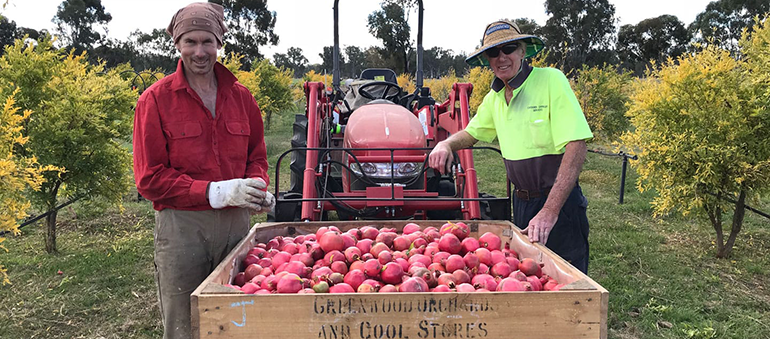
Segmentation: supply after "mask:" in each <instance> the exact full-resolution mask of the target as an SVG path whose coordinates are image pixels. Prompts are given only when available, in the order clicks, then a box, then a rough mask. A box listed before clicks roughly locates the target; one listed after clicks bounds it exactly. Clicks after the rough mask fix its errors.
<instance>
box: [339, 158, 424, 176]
mask: <svg viewBox="0 0 770 339" xmlns="http://www.w3.org/2000/svg"><path fill="white" fill-rule="evenodd" d="M350 170H352V171H353V173H355V174H358V175H363V174H364V173H365V174H366V175H367V176H370V177H372V178H377V179H390V176H391V175H390V170H391V165H390V163H380V162H364V163H361V165H360V166H359V165H358V164H357V163H352V164H350ZM393 170H394V174H393V177H394V178H408V177H414V176H415V175H417V174H419V173H420V172H421V171H422V163H420V162H398V163H394V164H393Z"/></svg>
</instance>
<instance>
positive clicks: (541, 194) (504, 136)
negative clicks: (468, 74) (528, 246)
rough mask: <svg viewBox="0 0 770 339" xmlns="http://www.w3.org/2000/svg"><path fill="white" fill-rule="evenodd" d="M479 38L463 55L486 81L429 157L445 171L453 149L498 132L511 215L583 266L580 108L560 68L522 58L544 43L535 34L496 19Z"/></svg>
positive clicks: (586, 132)
mask: <svg viewBox="0 0 770 339" xmlns="http://www.w3.org/2000/svg"><path fill="white" fill-rule="evenodd" d="M482 41H483V43H482V46H481V48H479V49H478V50H477V51H476V52H474V53H473V54H472V55H471V56H470V57H469V58H468V59H466V62H468V64H470V65H471V66H489V67H491V68H492V71H493V72H494V74H495V79H494V82H493V83H492V89H491V90H490V91H489V93H488V94H487V95H486V96H485V97H484V100H483V102H482V103H481V105H480V106H479V109H478V111H477V112H476V115H475V116H474V117H473V119H471V121H470V123H469V124H468V126H467V127H466V128H465V129H464V130H462V131H460V132H458V133H455V134H454V135H452V136H451V137H449V138H448V139H447V140H445V141H442V142H440V143H438V144H437V145H436V146H435V147H434V149H433V151H432V152H431V154H430V157H429V164H430V166H431V167H433V168H435V169H437V170H439V171H440V172H442V173H444V172H445V171H446V169H447V165H448V164H451V162H452V160H453V156H452V152H454V151H457V150H460V149H463V148H467V147H471V146H473V145H474V144H475V143H476V142H477V141H479V140H483V141H486V142H491V141H493V140H494V139H495V138H497V139H498V142H499V144H500V150H501V151H502V154H503V158H504V159H505V168H506V171H507V175H508V180H510V181H511V182H512V183H513V185H514V186H515V188H516V189H515V191H514V197H513V216H514V223H515V224H516V225H517V226H519V227H522V228H523V233H525V234H527V235H528V237H529V239H530V240H531V241H533V242H540V243H542V244H545V245H546V246H547V247H548V248H550V249H551V250H553V251H554V252H556V253H557V254H559V256H561V257H562V258H564V259H566V260H568V261H570V262H571V263H572V264H573V265H574V266H575V267H577V268H578V269H580V270H581V271H583V272H584V273H585V272H587V270H588V218H587V217H586V207H587V205H588V204H587V200H586V199H585V197H584V196H583V193H582V191H581V189H580V186H579V185H578V184H577V180H578V176H579V174H580V170H581V169H582V167H583V162H584V160H585V155H586V140H588V139H591V138H592V137H593V134H592V133H591V129H590V128H589V127H588V123H587V122H586V119H585V115H584V114H583V111H582V109H581V108H580V105H579V104H578V101H577V98H576V97H575V94H574V92H573V91H572V88H570V84H569V81H568V80H567V78H566V77H565V76H564V74H563V73H562V72H561V71H559V70H557V69H553V68H535V67H532V66H530V65H529V64H528V63H527V62H526V60H525V59H526V58H530V57H532V56H534V55H536V54H537V53H538V52H540V51H541V50H542V49H543V48H544V44H543V41H542V39H540V38H539V37H537V36H534V35H527V34H522V33H521V31H520V30H519V28H518V26H516V24H514V23H513V22H510V21H505V20H501V21H496V22H493V23H491V24H489V25H488V26H487V28H486V29H485V30H484V38H483V40H482Z"/></svg>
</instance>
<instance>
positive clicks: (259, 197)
mask: <svg viewBox="0 0 770 339" xmlns="http://www.w3.org/2000/svg"><path fill="white" fill-rule="evenodd" d="M266 187H267V185H266V184H265V181H264V180H262V179H260V178H257V179H252V178H249V179H231V180H225V181H212V182H211V184H210V185H209V193H208V198H209V205H211V207H212V208H214V209H220V208H225V207H228V206H234V207H242V208H250V209H260V208H261V205H262V204H263V203H264V199H265V195H266V192H265V191H264V189H265V188H266ZM271 196H272V194H271ZM273 200H275V199H273Z"/></svg>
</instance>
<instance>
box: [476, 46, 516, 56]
mask: <svg viewBox="0 0 770 339" xmlns="http://www.w3.org/2000/svg"><path fill="white" fill-rule="evenodd" d="M518 48H519V44H517V43H511V44H507V45H505V46H503V47H492V48H490V49H488V50H486V51H484V54H486V55H487V57H489V58H497V56H498V55H500V51H503V53H505V55H508V54H511V53H513V52H515V51H516V49H518Z"/></svg>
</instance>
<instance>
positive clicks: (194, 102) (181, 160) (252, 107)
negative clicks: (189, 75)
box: [133, 59, 269, 211]
mask: <svg viewBox="0 0 770 339" xmlns="http://www.w3.org/2000/svg"><path fill="white" fill-rule="evenodd" d="M214 73H215V74H216V77H217V85H218V87H217V102H216V111H215V113H216V114H215V115H216V118H213V117H212V116H211V113H210V112H209V110H208V109H207V108H206V106H205V105H204V104H203V101H202V100H201V99H200V97H199V96H198V94H197V93H195V91H194V90H193V89H192V88H191V87H190V85H189V84H188V83H187V79H185V76H184V67H183V65H182V60H181V59H180V60H179V64H178V65H177V70H176V72H175V73H174V74H172V75H169V76H167V77H165V78H163V79H161V80H160V81H158V82H157V83H155V84H153V85H152V86H150V87H149V88H148V89H147V90H145V91H144V93H142V95H141V97H139V101H138V102H137V104H136V114H135V115H134V141H133V144H134V177H135V180H136V187H137V190H138V191H139V193H140V194H141V195H142V196H143V197H145V198H146V199H148V200H150V201H152V204H153V208H155V209H156V210H158V211H160V210H163V209H165V208H172V209H178V210H188V211H200V210H206V209H211V206H210V205H209V203H208V200H207V197H206V186H207V185H208V183H209V182H211V181H221V180H228V179H235V178H257V177H258V178H262V179H264V180H265V182H266V183H269V178H268V176H267V168H268V164H267V157H266V156H267V152H266V150H265V139H264V128H263V125H262V113H261V112H260V110H259V106H257V102H256V101H255V100H254V97H253V96H252V95H251V93H250V92H249V90H248V89H247V88H246V87H244V86H243V85H241V84H240V83H238V82H237V80H238V79H236V78H235V76H234V75H233V74H232V73H230V71H228V70H227V68H225V67H224V66H222V65H221V64H219V63H217V64H216V65H215V66H214Z"/></svg>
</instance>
